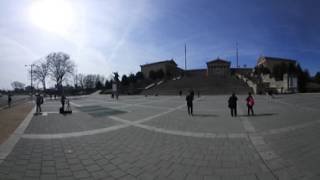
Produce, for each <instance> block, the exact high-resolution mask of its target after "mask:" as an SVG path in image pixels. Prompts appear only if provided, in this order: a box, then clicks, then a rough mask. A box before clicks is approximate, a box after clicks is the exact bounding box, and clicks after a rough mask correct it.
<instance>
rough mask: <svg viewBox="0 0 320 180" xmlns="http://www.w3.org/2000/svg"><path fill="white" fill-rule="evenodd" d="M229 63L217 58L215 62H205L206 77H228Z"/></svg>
mask: <svg viewBox="0 0 320 180" xmlns="http://www.w3.org/2000/svg"><path fill="white" fill-rule="evenodd" d="M230 65H231V63H230V62H229V61H226V60H223V59H220V58H217V59H215V60H212V61H209V62H207V72H208V76H227V75H230Z"/></svg>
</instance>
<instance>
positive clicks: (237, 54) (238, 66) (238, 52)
mask: <svg viewBox="0 0 320 180" xmlns="http://www.w3.org/2000/svg"><path fill="white" fill-rule="evenodd" d="M236 45H237V68H239V52H238V42H237V44H236Z"/></svg>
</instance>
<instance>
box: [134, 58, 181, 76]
mask: <svg viewBox="0 0 320 180" xmlns="http://www.w3.org/2000/svg"><path fill="white" fill-rule="evenodd" d="M140 67H141V72H142V73H143V75H144V77H146V78H150V72H151V71H154V72H156V71H158V70H160V69H162V70H163V72H164V73H165V75H171V76H177V75H178V74H179V73H180V70H181V69H180V68H178V67H177V63H176V62H175V61H174V60H173V59H171V60H165V61H159V62H155V63H149V64H144V65H140Z"/></svg>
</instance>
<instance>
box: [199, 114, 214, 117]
mask: <svg viewBox="0 0 320 180" xmlns="http://www.w3.org/2000/svg"><path fill="white" fill-rule="evenodd" d="M193 116H195V117H219V116H218V115H215V114H193Z"/></svg>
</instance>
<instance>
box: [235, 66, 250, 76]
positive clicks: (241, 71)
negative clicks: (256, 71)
mask: <svg viewBox="0 0 320 180" xmlns="http://www.w3.org/2000/svg"><path fill="white" fill-rule="evenodd" d="M231 72H232V74H241V75H244V76H251V74H252V73H253V68H231Z"/></svg>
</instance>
